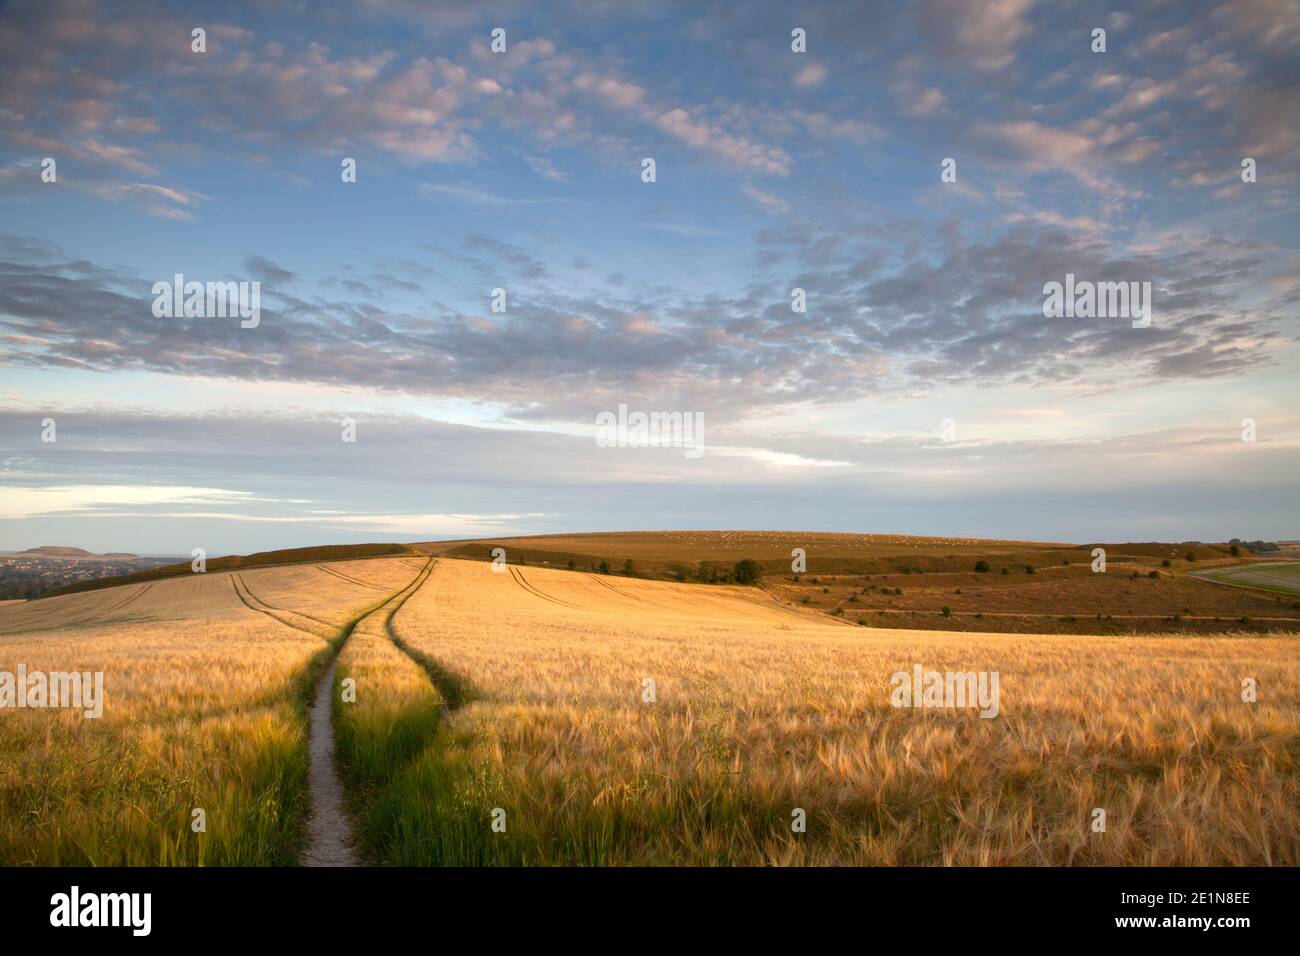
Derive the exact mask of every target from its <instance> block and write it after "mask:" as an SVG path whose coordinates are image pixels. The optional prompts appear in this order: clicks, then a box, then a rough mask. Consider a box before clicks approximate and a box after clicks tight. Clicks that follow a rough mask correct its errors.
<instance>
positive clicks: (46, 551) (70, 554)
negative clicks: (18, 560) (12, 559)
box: [18, 544, 139, 559]
mask: <svg viewBox="0 0 1300 956" xmlns="http://www.w3.org/2000/svg"><path fill="white" fill-rule="evenodd" d="M18 554H34V555H40V556H41V557H44V558H117V559H126V558H137V557H139V555H137V554H132V553H131V552H129V551H110V552H108V553H107V554H95V552H93V551H87V550H86V549H85V548H69V547H65V546H63V545H54V544H43V545H41V546H40V547H39V548H27V549H26V550H23V551H19V552H18Z"/></svg>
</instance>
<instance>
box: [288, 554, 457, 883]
mask: <svg viewBox="0 0 1300 956" xmlns="http://www.w3.org/2000/svg"><path fill="white" fill-rule="evenodd" d="M433 563H434V562H433V559H432V558H430V559H429V563H428V564H427V565H426V566H425V567H424V568H422V569H421V570H420V572H419V573H417V574H416V576H415V578H414V579H412V580H411V581H410V582H409V583H408V584H406V585H405V586H404V587H403V588H401V590H399V591H397V592H395V593H393V594H391V595H390V596H389V597H388V598H387V599H386V600H384V601H383V602H381V603H380V604H378V605H372V606H371V608H370V609H369V610H368V611H366V612H364V613H362V614H361V615H359V616H358V617H356V618H354V619H353V620H352V621H351V622H349V623H348V624H347V625H345V626H344V627H343V628H342V629H341V630H340V632H339V635H338V638H337V639H336V640H335V641H333V642H332V644H333V653H332V655H331V657H330V662H329V666H328V667H326V668H325V672H324V673H323V674H322V675H321V678H320V680H319V682H318V683H317V684H316V691H315V694H314V696H313V697H312V705H311V711H310V713H309V715H308V742H307V753H308V757H309V764H308V769H307V785H308V789H309V790H310V792H311V815H310V816H309V817H308V819H307V846H306V847H305V848H304V849H303V853H302V858H301V862H302V865H303V866H360V865H362V861H361V860H360V858H359V857H358V856H357V853H356V850H355V848H354V846H353V841H352V822H351V820H350V819H349V818H348V814H347V811H346V810H345V808H344V796H343V782H342V780H341V779H340V777H339V772H338V762H337V759H336V750H337V744H336V741H335V739H334V719H333V716H334V715H333V706H334V679H335V676H336V675H337V673H338V666H339V653H340V652H341V651H342V650H343V646H344V645H345V644H346V643H347V641H348V638H349V637H351V636H352V632H353V631H355V630H356V629H357V628H358V627H359V626H360V625H362V624H363V623H365V622H366V621H368V620H369V619H370V618H372V617H374V616H375V615H376V614H384V615H385V616H384V627H385V628H387V627H388V625H389V622H391V621H392V619H393V615H394V614H396V613H397V611H398V609H400V608H401V606H402V605H403V604H405V603H406V600H407V598H409V597H410V596H411V595H412V594H414V593H415V592H416V591H418V590H419V589H420V586H421V585H423V584H424V582H425V581H427V580H428V579H429V574H430V573H431V572H432V570H433Z"/></svg>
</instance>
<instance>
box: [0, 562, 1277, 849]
mask: <svg viewBox="0 0 1300 956" xmlns="http://www.w3.org/2000/svg"><path fill="white" fill-rule="evenodd" d="M145 589H147V590H145ZM340 642H341V644H340ZM336 646H341V648H342V650H341V652H340V655H339V666H338V670H337V673H336V677H335V683H334V685H333V687H332V689H331V692H332V694H333V699H334V731H335V733H336V736H337V741H338V761H339V772H340V775H341V777H342V779H343V782H344V786H345V789H346V794H347V800H348V804H349V808H350V811H351V816H352V819H353V821H354V834H353V835H354V839H355V842H356V844H357V848H358V851H359V853H360V855H361V856H362V857H363V858H364V859H366V860H368V861H369V862H373V863H388V864H397V865H457V864H489V865H498V864H499V865H527V864H542V865H566V864H598V865H600V864H613V865H622V864H703V865H728V864H746V865H767V864H777V865H808V864H811V865H819V864H886V865H895V864H903V865H913V864H920V865H945V864H957V865H1006V864H1030V865H1040V864H1042V865H1088V864H1092V865H1137V866H1143V865H1166V864H1188V865H1214V864H1226V865H1279V864H1281V865H1295V864H1296V863H1297V862H1298V861H1300V653H1298V652H1300V638H1297V637H1296V636H1294V635H1233V634H1230V633H1224V634H1221V635H1215V636H1195V637H1190V636H1175V635H1157V636H1141V637H1134V636H1079V635H1070V636H1057V635H1052V636H1048V635H1032V634H1001V633H978V634H977V633H953V632H943V631H909V630H884V629H877V628H874V627H864V626H858V625H856V624H853V623H840V622H837V621H835V620H832V619H830V618H828V617H827V616H826V615H825V614H823V613H821V612H818V611H816V610H808V609H805V608H802V607H797V606H795V607H792V606H789V605H787V604H786V603H784V602H783V601H782V600H781V599H780V598H779V597H777V596H775V595H773V594H770V593H768V592H765V591H763V590H760V589H757V588H744V587H735V586H723V585H702V584H680V583H674V582H664V581H647V580H640V579H636V578H625V577H617V576H606V575H593V574H588V573H583V572H576V571H558V570H549V569H544V568H537V567H533V566H528V567H515V566H504V567H501V568H500V569H499V570H493V567H492V565H491V564H489V563H486V562H482V561H465V560H455V559H450V558H447V557H441V558H436V559H434V560H430V561H425V560H423V559H416V558H411V557H405V558H396V557H395V558H383V559H372V560H366V561H351V562H343V563H337V564H329V565H319V566H318V565H302V566H293V567H283V568H262V569H257V570H250V571H242V572H223V573H213V574H207V575H202V576H199V575H195V576H192V577H190V578H183V579H170V580H160V581H156V582H152V583H148V584H142V585H132V586H129V587H122V588H111V589H106V590H99V591H92V592H87V593H84V594H76V595H69V596H65V597H59V598H52V599H49V600H46V601H37V602H31V603H27V604H17V605H9V606H6V607H0V670H6V669H7V670H12V669H13V668H15V667H16V666H17V664H18V663H19V662H22V663H24V664H26V666H27V668H28V669H29V670H50V671H54V670H60V671H66V670H73V669H77V670H103V671H104V672H105V685H106V686H105V691H106V697H107V702H106V705H105V709H104V716H103V717H102V718H101V719H99V720H93V719H84V718H83V717H82V716H81V715H80V713H79V712H70V711H54V710H30V709H29V710H13V709H9V710H5V711H3V712H0V863H8V864H21V863H38V864H54V863H93V864H97V865H113V864H143V863H162V864H208V865H216V864H293V863H296V862H298V861H299V860H300V858H301V854H302V850H303V841H304V839H305V836H304V821H305V818H306V813H307V808H308V804H309V802H310V793H309V791H308V787H307V783H306V780H307V773H306V767H307V751H306V740H307V730H306V716H305V713H306V703H307V701H308V700H309V698H310V694H311V689H312V686H313V684H314V682H315V680H316V679H317V678H318V677H319V675H320V674H321V673H323V667H324V665H325V664H326V662H327V661H328V659H329V657H330V655H331V653H332V651H333V649H334V647H336ZM915 665H920V666H921V667H922V668H924V669H925V670H927V671H930V670H933V671H941V672H944V671H959V672H969V671H974V672H996V673H997V674H998V677H999V698H998V708H997V711H998V712H997V716H995V717H991V718H988V719H984V718H981V717H980V716H979V715H978V713H977V711H976V709H974V708H954V707H948V708H942V707H939V708H910V707H908V708H896V707H894V706H892V705H891V696H890V695H891V676H892V675H893V674H894V673H895V672H908V673H910V672H911V671H912V669H913V667H914V666H915ZM1244 681H1246V682H1250V681H1253V686H1254V687H1255V688H1256V694H1257V700H1256V701H1255V702H1253V703H1248V702H1245V701H1243V699H1242V696H1243V682H1244ZM352 692H354V696H351V695H352ZM195 808H203V809H204V810H205V811H206V821H207V829H206V832H203V833H195V832H193V829H192V827H191V821H192V811H193V810H194V809H195ZM1098 810H1102V811H1104V819H1105V826H1104V829H1101V830H1098V829H1097V828H1096V820H1097V814H1096V811H1098ZM800 822H802V823H804V824H806V825H804V826H799V823H800Z"/></svg>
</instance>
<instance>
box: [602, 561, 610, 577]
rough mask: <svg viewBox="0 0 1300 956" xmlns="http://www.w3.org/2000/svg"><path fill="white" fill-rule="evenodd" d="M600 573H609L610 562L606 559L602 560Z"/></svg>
mask: <svg viewBox="0 0 1300 956" xmlns="http://www.w3.org/2000/svg"><path fill="white" fill-rule="evenodd" d="M600 573H601V574H609V562H608V561H604V560H602V561H601V562H600Z"/></svg>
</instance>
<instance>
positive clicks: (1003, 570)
mask: <svg viewBox="0 0 1300 956" xmlns="http://www.w3.org/2000/svg"><path fill="white" fill-rule="evenodd" d="M1002 573H1003V574H1010V573H1011V572H1010V571H1009V570H1007V569H1006V568H1003V569H1002Z"/></svg>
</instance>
